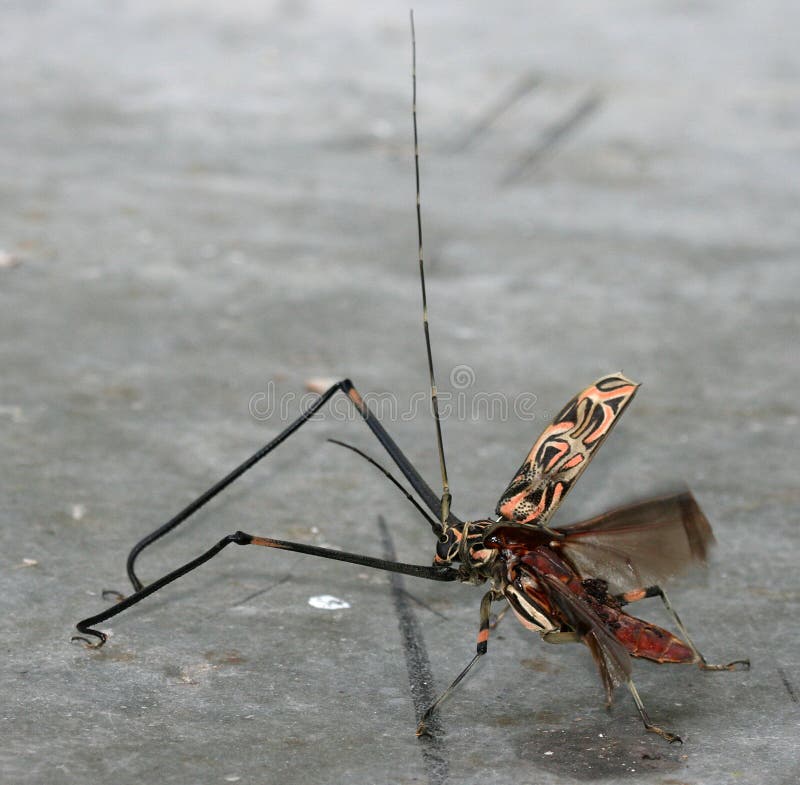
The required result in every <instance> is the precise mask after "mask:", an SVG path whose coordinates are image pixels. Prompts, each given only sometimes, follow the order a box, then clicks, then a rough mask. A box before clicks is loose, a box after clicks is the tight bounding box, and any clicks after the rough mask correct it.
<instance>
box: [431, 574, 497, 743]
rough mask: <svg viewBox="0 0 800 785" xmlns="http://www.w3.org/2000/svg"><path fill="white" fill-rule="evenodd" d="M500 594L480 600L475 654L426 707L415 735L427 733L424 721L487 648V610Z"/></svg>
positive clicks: (488, 595)
mask: <svg viewBox="0 0 800 785" xmlns="http://www.w3.org/2000/svg"><path fill="white" fill-rule="evenodd" d="M501 597H502V595H498V594H497V593H496V592H495V591H494V590H491V591H488V592H486V594H484V595H483V599H482V600H481V611H480V613H481V622H480V628H479V629H478V646H477V651H476V652H475V656H474V657H473V658H472V659H471V660H470V661H469V663H468V664H467V667H466V668H464V670H462V671H461V673H459V674H458V676H456V677H455V679H453V683H452V684H451V685H450V686H449V687H448V688H447V689H446V690H445V691H444V692H443V693H442V694H441V695H440V696H439V697H438V698H437V699H436V700H435V701H434V702H433V703H432V704H431V705H430V706H429V707H428V708H427V710H426V711H425V713H424V714H423V715H422V718H421V719H420V721H419V724H418V725H417V736H426V735H429V733H430V732H429V730H428V728H427V725H426V722H427V721H428V720H429V719H430V718H431V715H432V714H433V713H434V712H435V711H436V710H437V709H438V708H439V706H440V705H441V703H442V701H443V700H444V699H445V698H446V697H447V696H448V695H449V694H450V693H451V692H452V691H453V690H454V689H455V688H456V687H457V686H458V685H459V684H460V683H461V680H462V679H463V678H464V677H465V676H466V675H467V673H469V671H470V669H471V668H472V666H473V665H474V664H475V663H476V662H477V661H478V660H479V659H480V658H481V657H482V656H483V655H484V654H486V652H487V650H488V648H489V628H490V625H489V610H490V608H491V605H492V601H493V600H496V599H500V598H501Z"/></svg>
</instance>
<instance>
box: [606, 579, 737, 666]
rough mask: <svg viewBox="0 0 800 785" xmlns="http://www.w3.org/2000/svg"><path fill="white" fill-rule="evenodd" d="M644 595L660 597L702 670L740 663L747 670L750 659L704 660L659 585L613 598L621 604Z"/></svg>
mask: <svg viewBox="0 0 800 785" xmlns="http://www.w3.org/2000/svg"><path fill="white" fill-rule="evenodd" d="M646 597H660V598H661V602H663V603H664V607H665V608H666V610H667V613H668V614H669V615H670V616H671V617H672V620H673V621H674V622H675V626H676V627H677V628H678V630H679V631H680V633H681V635H683V639H684V641H685V642H686V644H687V645H688V646H689V648H690V649H691V650H692V651H693V652H694V654H695V657H696V658H697V659H696V662H697V665H698V666H699V667H700V668H701V669H702V670H704V671H732V670H736V668H737V666H739V665H741V666H742V670H748V669H749V668H750V660H747V659H745V660H733V662H729V663H727V664H725V665H720V664H715V663H709V662H706V658H705V657H704V656H703V655H702V654H701V653H700V650H699V649H698V648H697V646H695V643H694V641H693V640H692V639H691V637H690V635H689V632H688V630H687V629H686V627H684V626H683V622H682V621H681V619H680V616H678V614H677V613H676V612H675V609H674V608H673V607H672V604H671V603H670V601H669V598H668V597H667V595H666V592H665V591H664V590H663V589H662V588H661V587H660V586H648V587H647V588H645V589H634V590H633V591H627V592H625V593H624V594H618V595H616V597H615V599H616V600H617V601H619V602H621V603H622V604H623V605H624V604H627V603H630V602H638V601H639V600H643V599H645V598H646Z"/></svg>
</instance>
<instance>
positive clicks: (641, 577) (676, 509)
mask: <svg viewBox="0 0 800 785" xmlns="http://www.w3.org/2000/svg"><path fill="white" fill-rule="evenodd" d="M556 531H559V532H562V533H563V534H564V535H565V539H564V540H563V541H561V542H559V543H558V548H559V550H560V551H561V552H562V553H563V554H564V555H565V556H566V557H567V558H568V559H570V561H572V562H573V564H574V565H575V566H576V567H577V568H578V571H579V572H580V573H581V574H582V575H584V576H591V577H597V578H603V579H605V580H607V581H608V582H609V583H610V584H611V585H612V586H613V587H614V589H616V590H618V591H629V590H631V589H636V588H641V587H644V586H650V585H652V584H655V583H658V582H660V581H663V580H665V579H667V578H670V577H672V576H673V575H676V574H678V573H679V572H681V571H683V570H685V569H686V568H687V567H689V566H690V565H691V564H692V563H703V562H705V560H706V556H707V554H708V549H709V548H710V546H711V545H712V544H713V543H714V535H713V533H712V531H711V525H710V524H709V522H708V520H707V518H706V516H705V515H704V514H703V511H702V510H701V509H700V507H699V506H698V504H697V502H696V501H695V498H694V496H692V494H691V493H690V492H689V491H688V490H684V491H682V492H680V493H675V494H671V495H667V496H661V497H659V498H656V499H650V500H648V501H644V502H639V503H637V504H631V505H628V506H626V507H620V508H618V509H616V510H612V511H611V512H607V513H605V514H603V515H598V516H597V517H595V518H590V519H589V520H586V521H581V522H579V523H574V524H572V525H570V526H563V527H559V528H557V529H556Z"/></svg>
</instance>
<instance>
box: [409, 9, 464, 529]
mask: <svg viewBox="0 0 800 785" xmlns="http://www.w3.org/2000/svg"><path fill="white" fill-rule="evenodd" d="M410 18H411V84H412V100H411V116H412V120H413V124H414V174H415V176H416V189H417V240H418V244H417V247H418V249H419V282H420V287H421V289H422V325H423V328H424V330H425V350H426V352H427V354H428V375H429V376H430V382H431V408H432V409H433V420H434V423H435V424H436V446H437V447H438V449H439V467H440V469H441V471H442V511H441V512H442V531H443V532H446V531H447V528H448V526H447V519H448V518H449V517H450V503H451V502H452V500H453V497H452V495H451V493H450V485H449V483H448V481H447V465H446V463H445V459H444V442H443V441H442V421H441V418H440V416H439V399H438V397H437V393H436V377H435V376H434V373H433V353H432V352H431V334H430V328H429V327H428V297H427V294H426V292H425V263H424V262H423V255H422V212H421V210H420V196H419V139H418V134H417V38H416V34H415V32H414V11H413V9H412V10H411V11H410Z"/></svg>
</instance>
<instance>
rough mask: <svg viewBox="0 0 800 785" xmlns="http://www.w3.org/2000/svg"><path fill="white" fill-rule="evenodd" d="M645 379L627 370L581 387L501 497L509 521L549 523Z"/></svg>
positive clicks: (499, 509) (498, 510) (501, 513)
mask: <svg viewBox="0 0 800 785" xmlns="http://www.w3.org/2000/svg"><path fill="white" fill-rule="evenodd" d="M638 387H639V385H638V384H637V383H636V382H632V381H631V380H630V379H627V378H626V377H625V376H623V375H622V374H621V373H617V374H611V375H609V376H603V377H602V378H600V379H598V380H597V381H596V382H595V383H594V384H592V385H590V386H589V387H587V388H586V389H585V390H583V391H582V392H580V393H578V394H577V395H576V396H575V397H574V398H573V399H572V400H571V401H570V402H569V403H568V404H567V405H566V406H565V407H564V408H563V409H562V410H561V411H560V412H559V414H558V415H557V416H556V417H555V419H554V420H553V422H551V423H550V425H548V426H547V428H545V430H544V433H542V435H541V436H540V437H539V438H538V439H537V441H536V443H535V444H534V445H533V448H532V449H531V451H530V453H528V456H527V458H525V461H524V462H523V464H522V466H520V467H519V470H518V471H517V473H516V475H515V476H514V479H513V480H512V481H511V483H510V484H509V486H508V488H506V490H505V491H504V492H503V495H502V496H501V497H500V501H499V502H498V503H497V508H496V510H495V511H496V513H497V515H499V516H500V517H501V518H504V519H505V520H507V521H515V522H517V523H529V524H537V525H543V524H544V523H545V522H546V521H547V519H548V518H549V517H550V516H551V515H552V514H553V513H554V512H555V511H556V509H557V508H558V505H559V504H560V503H561V501H562V499H563V498H564V497H565V496H566V495H567V493H568V492H569V490H570V488H571V487H572V486H573V485H574V484H575V481H576V480H577V479H578V477H580V476H581V474H582V473H583V471H584V469H585V468H586V466H587V465H588V463H589V461H590V460H591V459H592V458H593V457H594V454H595V452H596V451H597V448H598V447H599V446H600V445H601V444H602V443H603V440H604V439H605V438H606V436H607V435H608V432H609V431H610V430H611V428H612V427H613V426H614V423H615V422H616V421H617V419H618V418H619V416H620V415H621V414H622V412H624V411H625V408H626V407H627V405H628V404H629V403H630V402H631V400H632V399H633V396H634V395H635V394H636V390H637V389H638Z"/></svg>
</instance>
